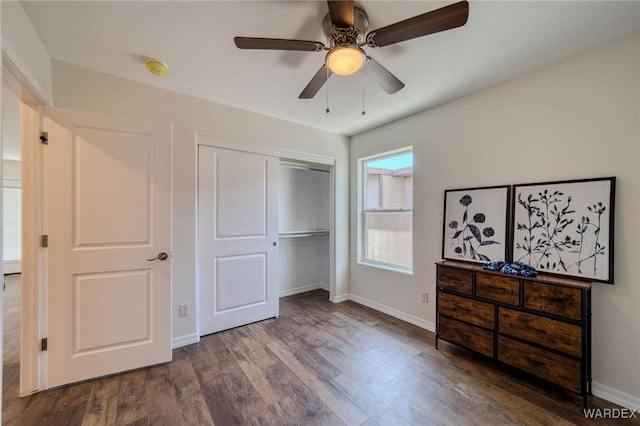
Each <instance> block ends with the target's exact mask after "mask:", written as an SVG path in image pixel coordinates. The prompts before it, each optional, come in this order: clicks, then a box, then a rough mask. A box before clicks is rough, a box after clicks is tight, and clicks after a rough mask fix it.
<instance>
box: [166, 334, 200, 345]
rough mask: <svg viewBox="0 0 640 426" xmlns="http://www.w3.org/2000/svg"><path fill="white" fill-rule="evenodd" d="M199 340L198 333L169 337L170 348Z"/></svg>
mask: <svg viewBox="0 0 640 426" xmlns="http://www.w3.org/2000/svg"><path fill="white" fill-rule="evenodd" d="M199 341H200V336H198V333H191V334H186V335H184V336H179V337H174V338H173V339H171V349H178V348H181V347H183V346H187V345H192V344H194V343H198V342H199Z"/></svg>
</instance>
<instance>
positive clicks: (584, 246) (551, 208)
mask: <svg viewBox="0 0 640 426" xmlns="http://www.w3.org/2000/svg"><path fill="white" fill-rule="evenodd" d="M615 183H616V178H615V177H607V178H598V179H581V180H571V181H562V182H547V183H530V184H523V185H514V187H513V192H514V196H513V215H514V217H513V242H512V246H513V260H514V261H521V262H524V263H526V264H528V265H531V266H533V267H534V268H536V269H537V270H538V271H541V272H546V273H552V274H559V275H568V276H572V277H575V278H582V279H588V280H590V281H600V282H605V283H610V284H611V283H613V218H614V216H613V207H614V199H615Z"/></svg>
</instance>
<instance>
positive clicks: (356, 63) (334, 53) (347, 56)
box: [326, 45, 365, 75]
mask: <svg viewBox="0 0 640 426" xmlns="http://www.w3.org/2000/svg"><path fill="white" fill-rule="evenodd" d="M364 61H365V54H364V51H363V50H362V49H360V48H359V47H358V46H351V45H346V46H336V47H334V48H332V49H331V50H330V51H329V53H327V58H326V63H327V67H329V69H330V70H331V71H332V72H334V73H336V74H338V75H351V74H353V73H354V72H356V71H358V70H359V69H360V68H362V65H363V64H364Z"/></svg>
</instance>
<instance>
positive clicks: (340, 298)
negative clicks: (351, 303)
mask: <svg viewBox="0 0 640 426" xmlns="http://www.w3.org/2000/svg"><path fill="white" fill-rule="evenodd" d="M329 300H330V301H331V302H333V303H342V302H346V301H347V300H351V295H350V294H343V295H340V296H335V297H332V298H330V299H329Z"/></svg>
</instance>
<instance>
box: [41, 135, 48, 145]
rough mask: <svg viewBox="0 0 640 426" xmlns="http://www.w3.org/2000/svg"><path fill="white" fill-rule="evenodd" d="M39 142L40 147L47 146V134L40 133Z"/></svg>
mask: <svg viewBox="0 0 640 426" xmlns="http://www.w3.org/2000/svg"><path fill="white" fill-rule="evenodd" d="M40 142H42V145H49V133H47V132H42V133H40Z"/></svg>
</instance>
